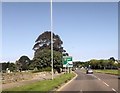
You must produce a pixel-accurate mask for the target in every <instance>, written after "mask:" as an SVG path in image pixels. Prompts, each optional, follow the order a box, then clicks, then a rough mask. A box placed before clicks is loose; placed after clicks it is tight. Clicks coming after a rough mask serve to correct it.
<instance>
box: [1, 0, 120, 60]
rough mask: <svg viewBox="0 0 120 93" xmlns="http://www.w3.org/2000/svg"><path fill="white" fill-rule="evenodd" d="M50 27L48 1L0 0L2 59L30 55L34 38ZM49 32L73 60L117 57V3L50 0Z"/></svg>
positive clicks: (32, 54)
mask: <svg viewBox="0 0 120 93" xmlns="http://www.w3.org/2000/svg"><path fill="white" fill-rule="evenodd" d="M47 30H50V3H41V2H39V3H29V2H28V3H3V4H2V59H1V61H13V62H14V61H16V60H18V59H19V58H20V56H22V55H27V56H28V57H29V58H30V59H32V58H33V56H34V51H33V50H32V47H33V45H34V44H35V40H36V38H37V37H38V36H39V35H40V34H41V33H43V32H44V31H47ZM53 32H54V33H55V34H58V35H59V36H60V38H61V39H62V41H63V47H64V49H66V51H67V52H68V53H69V55H70V56H72V57H73V60H80V61H88V60H90V59H109V58H110V57H115V58H117V57H118V6H117V3H115V2H114V3H113V2H112V3H103V2H102V3H93V2H91V3H88V2H87V3H82V2H79V3H78V2H77V3H73V2H72V3H69V2H67V3H66V2H64V3H57V2H54V3H53Z"/></svg>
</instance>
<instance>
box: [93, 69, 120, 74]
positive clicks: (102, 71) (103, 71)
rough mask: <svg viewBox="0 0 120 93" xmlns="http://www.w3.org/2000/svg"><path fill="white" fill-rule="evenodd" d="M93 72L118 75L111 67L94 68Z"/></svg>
mask: <svg viewBox="0 0 120 93" xmlns="http://www.w3.org/2000/svg"><path fill="white" fill-rule="evenodd" d="M94 72H97V73H105V74H112V75H118V70H112V69H111V70H94Z"/></svg>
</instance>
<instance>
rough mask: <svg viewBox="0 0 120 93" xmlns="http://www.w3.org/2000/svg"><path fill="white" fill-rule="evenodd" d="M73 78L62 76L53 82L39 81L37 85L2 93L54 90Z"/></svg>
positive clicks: (66, 75) (71, 75)
mask: <svg viewBox="0 0 120 93" xmlns="http://www.w3.org/2000/svg"><path fill="white" fill-rule="evenodd" d="M74 76H75V74H74V73H69V74H62V75H60V76H58V77H56V78H54V79H53V80H43V81H39V82H37V83H32V84H31V85H30V84H29V85H25V86H21V87H16V88H12V89H8V90H4V91H3V92H2V93H10V92H9V91H51V90H53V89H55V88H58V87H59V86H60V85H61V84H63V83H65V82H67V81H68V80H70V79H71V78H73V77H74ZM11 93H12V92H11ZM14 93H15V92H14ZM16 93H17V92H16ZM22 93H24V92H22ZM25 93H26V92H25Z"/></svg>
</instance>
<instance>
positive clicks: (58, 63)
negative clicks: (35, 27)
mask: <svg viewBox="0 0 120 93" xmlns="http://www.w3.org/2000/svg"><path fill="white" fill-rule="evenodd" d="M62 44H63V41H62V40H61V39H60V37H59V35H57V34H54V33H53V63H54V69H56V70H57V71H58V72H59V71H60V68H61V67H62V56H63V52H66V51H65V50H64V49H63V47H62ZM33 50H34V51H35V53H34V58H33V60H32V64H31V65H30V66H31V67H34V68H35V67H37V68H38V69H42V68H46V67H51V32H50V31H46V32H44V33H42V34H40V35H39V36H38V38H37V39H36V40H35V45H34V46H33ZM66 55H68V53H66Z"/></svg>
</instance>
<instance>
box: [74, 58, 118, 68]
mask: <svg viewBox="0 0 120 93" xmlns="http://www.w3.org/2000/svg"><path fill="white" fill-rule="evenodd" d="M74 67H80V68H81V67H84V68H88V67H90V68H92V69H118V67H120V66H119V62H118V60H115V58H114V57H110V58H109V59H100V60H97V59H91V60H90V61H86V62H80V61H78V62H74Z"/></svg>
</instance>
